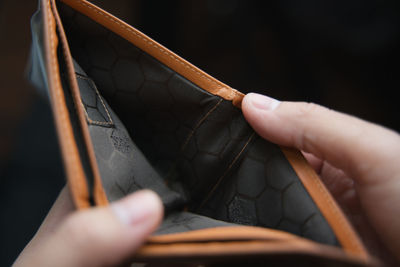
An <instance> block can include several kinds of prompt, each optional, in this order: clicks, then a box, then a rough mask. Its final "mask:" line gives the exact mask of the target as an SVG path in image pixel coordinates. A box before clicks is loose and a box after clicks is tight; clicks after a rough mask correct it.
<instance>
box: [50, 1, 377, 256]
mask: <svg viewBox="0 0 400 267" xmlns="http://www.w3.org/2000/svg"><path fill="white" fill-rule="evenodd" d="M49 1H54V0H49ZM61 1H62V2H64V3H66V4H67V5H69V6H71V7H72V8H74V9H76V10H77V11H79V12H81V13H82V14H84V15H86V16H88V17H90V18H91V19H93V20H95V21H96V22H98V23H99V24H101V25H103V26H104V27H106V28H108V29H109V30H111V31H113V32H115V33H117V34H119V35H120V36H121V37H123V38H125V39H127V40H128V41H130V42H131V43H133V44H134V45H136V46H137V47H139V48H140V49H142V50H143V51H145V52H146V53H148V54H149V55H151V56H153V57H154V58H156V59H157V60H159V61H160V62H162V63H163V64H165V65H167V66H168V67H170V68H171V69H173V70H174V71H176V72H177V73H178V74H181V75H182V76H184V77H185V78H187V79H188V80H190V81H191V82H193V83H195V84H196V85H198V86H199V87H201V88H202V89H204V90H206V91H208V92H210V93H212V94H214V95H218V96H220V97H222V98H224V99H226V100H230V101H232V102H233V105H235V106H236V107H239V108H240V107H241V102H242V99H243V97H244V95H243V93H241V92H239V91H237V90H235V89H233V88H231V87H229V86H227V85H225V84H223V83H221V82H220V81H218V80H216V79H215V78H213V77H211V76H210V75H208V74H206V73H205V72H203V71H201V70H200V69H198V68H197V67H195V66H193V65H192V64H191V63H189V62H187V61H186V60H184V59H182V58H180V57H179V56H177V55H175V54H174V53H172V52H171V51H169V50H168V49H167V48H165V47H163V46H162V45H160V44H158V43H157V42H155V41H154V40H152V39H150V38H149V37H147V36H146V35H144V34H143V33H141V32H139V31H138V30H136V29H134V28H133V27H131V26H130V25H128V24H126V23H125V22H123V21H121V20H119V19H118V18H116V17H114V16H112V15H111V14H109V13H107V12H106V11H104V10H102V9H100V8H99V7H97V6H95V5H93V4H91V3H89V2H87V1H85V0H61ZM43 2H48V1H43ZM53 20H54V18H53ZM53 24H54V22H53ZM54 27H55V26H54V25H53V28H54ZM54 31H55V29H54ZM48 72H49V73H51V70H50V71H48ZM60 84H61V83H60ZM60 86H61V85H60ZM78 93H79V92H78ZM64 105H65V104H64ZM55 113H57V112H55ZM56 120H57V121H58V120H59V119H56ZM63 123H64V122H63ZM59 124H61V123H57V127H58V128H60V126H59ZM64 124H65V123H64ZM59 132H61V131H60V130H59ZM61 135H62V134H61ZM69 138H71V137H69ZM72 138H73V136H72ZM60 139H63V137H62V136H60ZM61 143H63V140H61ZM62 146H65V145H62ZM281 149H282V151H283V153H284V154H285V156H286V158H287V159H288V161H289V162H290V163H291V165H292V167H293V168H294V170H295V172H296V173H297V175H298V176H299V178H300V179H301V181H302V183H303V185H304V186H305V187H306V189H307V191H308V192H309V194H310V196H311V197H312V198H313V200H314V201H315V203H316V204H317V206H318V207H319V209H320V210H321V212H322V214H323V215H324V216H325V217H326V219H327V221H328V222H329V224H330V225H331V227H332V229H333V231H334V232H335V234H336V236H337V237H338V239H339V242H340V243H341V244H342V246H343V248H344V249H345V250H346V251H347V252H350V253H351V254H354V255H358V256H359V257H361V258H364V259H367V258H369V257H368V254H367V252H366V250H365V248H364V246H363V245H362V243H361V241H360V239H359V238H358V236H357V234H356V233H355V231H354V229H353V228H352V227H351V225H350V223H349V222H348V220H347V219H346V218H345V216H344V215H343V212H342V211H341V210H340V208H339V207H338V206H337V204H336V203H335V201H334V200H333V198H332V196H331V195H330V194H329V192H328V191H327V189H326V188H325V187H324V185H323V184H322V182H321V181H320V180H319V178H318V176H317V174H316V173H315V172H314V171H313V170H312V168H311V167H310V166H309V164H308V163H307V162H306V160H305V159H304V158H303V157H302V155H301V153H300V152H299V151H295V150H291V149H287V148H281ZM74 154H75V153H74ZM76 154H77V152H76ZM64 155H67V157H64V158H70V157H69V155H68V153H66V152H65V153H64ZM78 156H79V155H78ZM74 157H76V156H74ZM66 161H68V162H69V159H67V160H66ZM66 165H67V169H69V168H68V167H69V166H70V164H68V163H67V164H66ZM79 165H81V164H80V163H79ZM67 172H68V173H70V171H68V170H67ZM82 172H83V171H82ZM82 174H83V173H82ZM83 175H84V174H83ZM69 176H70V175H69ZM81 176H82V175H80V176H79V177H81ZM79 177H74V179H73V180H75V181H78V180H81V181H84V177H83V178H79ZM79 186H83V185H79ZM73 187H74V185H73ZM96 190H98V188H97V189H96ZM73 191H74V190H73ZM86 192H87V190H86ZM103 193H104V192H103ZM75 197H76V199H77V202H78V207H87V206H88V203H83V202H82V196H75V195H74V198H75ZM330 209H333V210H330ZM264 242H265V241H264ZM146 247H147V246H146Z"/></svg>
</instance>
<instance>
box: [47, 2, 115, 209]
mask: <svg viewBox="0 0 400 267" xmlns="http://www.w3.org/2000/svg"><path fill="white" fill-rule="evenodd" d="M49 1H50V2H51V6H52V11H53V16H54V19H55V22H56V25H57V29H58V35H59V42H60V44H61V46H62V49H63V56H64V60H65V63H66V68H67V76H68V82H69V85H70V88H71V94H72V97H73V100H74V103H75V105H74V107H75V110H76V113H77V115H78V120H79V125H80V129H81V133H82V136H83V140H84V143H85V146H86V150H85V151H86V152H87V155H88V158H89V164H90V168H91V171H92V175H93V179H94V181H93V196H92V197H93V200H94V202H95V203H96V205H99V206H104V205H107V204H108V200H107V196H106V193H105V192H104V188H103V186H102V182H101V178H100V171H99V168H98V165H97V160H96V155H95V153H94V148H93V143H92V139H91V137H90V133H89V128H88V125H87V123H86V116H85V111H84V107H83V105H82V104H81V95H80V90H79V86H78V82H77V80H76V76H75V69H74V65H73V61H72V56H71V51H70V48H69V44H68V41H67V36H66V34H65V31H64V27H63V25H62V22H61V18H60V16H59V14H58V11H57V7H56V1H55V0H49ZM84 181H86V180H84Z"/></svg>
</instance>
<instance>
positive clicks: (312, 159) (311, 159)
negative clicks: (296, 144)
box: [301, 151, 324, 174]
mask: <svg viewBox="0 0 400 267" xmlns="http://www.w3.org/2000/svg"><path fill="white" fill-rule="evenodd" d="M301 153H302V154H303V156H304V157H305V158H306V159H307V161H308V163H310V165H311V167H312V168H313V169H314V171H315V172H316V173H317V174H321V169H322V165H323V163H324V161H323V160H321V159H320V158H317V157H316V156H314V155H313V154H311V153H307V152H304V151H301Z"/></svg>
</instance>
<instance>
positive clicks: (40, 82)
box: [29, 0, 377, 266]
mask: <svg viewBox="0 0 400 267" xmlns="http://www.w3.org/2000/svg"><path fill="white" fill-rule="evenodd" d="M31 27H32V42H33V44H32V51H31V59H30V66H31V67H30V71H29V77H30V80H31V81H32V83H33V84H34V85H35V86H36V87H37V88H38V89H39V90H41V91H43V92H45V93H46V94H47V95H48V96H49V99H50V102H51V107H52V111H53V115H54V120H55V125H56V129H57V133H58V137H59V145H60V147H61V152H62V157H63V160H64V166H65V173H66V177H67V183H68V186H69V189H70V193H71V196H72V198H73V201H74V203H75V205H76V207H77V209H85V208H89V207H91V206H98V205H107V204H108V203H110V202H112V201H115V200H118V199H120V198H122V197H124V196H126V195H128V194H130V193H132V192H135V191H137V190H140V189H144V188H148V189H151V190H153V191H155V192H156V193H157V194H158V195H159V196H160V198H161V199H162V201H163V204H164V208H165V216H164V220H163V222H162V225H161V226H160V227H159V229H158V230H157V231H156V232H155V233H154V234H153V235H152V236H150V237H149V238H148V240H147V242H146V243H145V244H144V245H143V246H142V247H141V248H140V249H139V251H137V253H135V254H134V255H132V262H135V263H144V264H149V266H152V265H153V264H156V265H161V266H163V265H166V264H172V265H173V266H180V265H185V264H187V265H189V266H197V265H198V264H201V265H217V266H219V265H229V266H241V265H242V264H250V266H256V265H261V266H266V265H272V266H276V265H279V266H292V265H296V266H320V265H324V266H372V265H376V264H377V262H376V260H375V259H374V258H373V257H372V256H370V255H369V254H368V252H367V250H366V249H365V247H364V245H363V243H362V241H361V240H360V238H359V237H358V235H357V233H356V232H355V230H354V229H353V228H352V226H351V224H350V223H349V221H348V219H347V218H346V217H345V215H344V213H343V212H342V211H341V209H340V208H339V206H338V205H337V203H336V202H335V200H334V199H333V198H332V196H331V195H330V193H329V191H328V190H327V189H326V188H325V186H324V185H323V183H322V182H321V181H320V179H319V177H318V176H317V174H316V173H315V172H314V171H313V169H312V168H311V167H310V165H309V164H308V163H307V161H306V160H305V159H304V157H303V156H302V154H301V153H300V152H299V151H297V150H294V149H292V148H286V147H280V146H278V145H275V144H272V143H270V142H268V141H267V140H264V139H262V138H261V137H260V136H258V135H257V134H256V133H255V132H254V130H253V129H252V128H251V127H250V126H249V125H248V124H247V123H246V121H245V119H244V117H243V114H242V112H241V109H240V107H241V101H242V98H243V96H244V95H243V94H242V93H240V92H239V91H237V90H235V89H233V88H231V87H229V86H228V85H226V84H223V83H221V82H220V81H218V80H216V79H215V78H213V77H211V76H210V75H208V74H206V73H205V72H203V71H202V70H200V69H198V68H196V67H195V66H193V65H192V64H190V63H189V62H187V61H185V60H184V59H182V58H181V57H179V56H177V55H175V54H174V53H172V52H171V51H169V50H168V49H166V48H165V47H163V46H162V45H160V44H158V43H157V42H155V41H154V40H152V39H150V38H149V37H147V36H146V35H144V34H143V33H141V32H139V31H138V30H136V29H135V28H133V27H131V26H129V25H127V24H126V23H124V22H123V21H121V20H119V19H118V18H116V17H114V16H112V15H110V14H109V13H107V12H106V11H104V10H102V9H100V8H99V7H97V6H95V5H93V4H91V3H89V2H87V1H84V0H62V1H56V0H41V1H39V9H38V11H37V13H35V15H34V16H33V18H32V23H31Z"/></svg>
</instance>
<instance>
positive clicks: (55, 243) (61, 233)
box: [30, 190, 163, 266]
mask: <svg viewBox="0 0 400 267" xmlns="http://www.w3.org/2000/svg"><path fill="white" fill-rule="evenodd" d="M162 213H163V211H162V203H161V201H160V199H159V197H158V196H157V195H156V194H155V193H153V192H152V191H149V190H143V191H140V192H137V193H135V194H132V195H130V196H128V197H125V198H124V199H122V200H120V201H117V202H114V203H113V204H111V205H110V206H109V207H101V208H100V207H99V208H93V209H89V210H86V211H79V212H76V213H74V214H72V215H71V216H70V217H68V218H67V219H66V220H65V222H64V223H63V224H61V225H60V228H59V229H58V230H57V231H56V232H55V233H54V235H53V236H51V237H49V238H48V240H47V242H46V244H45V245H43V246H42V247H41V250H40V251H39V253H36V255H32V257H31V259H30V265H32V266H111V265H117V264H121V263H124V262H125V261H127V260H129V258H131V257H132V256H133V255H134V252H135V251H136V250H137V249H138V248H139V247H140V246H141V245H142V244H143V243H144V241H145V239H146V238H147V236H148V235H149V234H151V233H152V232H153V231H154V230H155V229H156V228H157V226H158V225H159V223H160V221H161V219H162Z"/></svg>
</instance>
